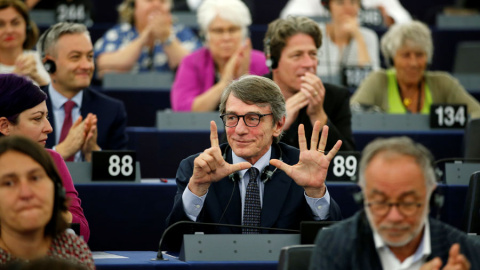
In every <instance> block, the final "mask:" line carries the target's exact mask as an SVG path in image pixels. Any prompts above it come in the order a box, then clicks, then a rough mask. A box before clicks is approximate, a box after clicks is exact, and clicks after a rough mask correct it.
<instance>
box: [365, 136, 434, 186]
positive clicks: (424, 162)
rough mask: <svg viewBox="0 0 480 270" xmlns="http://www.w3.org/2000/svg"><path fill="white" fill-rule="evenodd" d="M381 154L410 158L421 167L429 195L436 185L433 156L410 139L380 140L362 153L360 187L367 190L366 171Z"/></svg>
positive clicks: (372, 143)
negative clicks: (371, 162)
mask: <svg viewBox="0 0 480 270" xmlns="http://www.w3.org/2000/svg"><path fill="white" fill-rule="evenodd" d="M379 154H390V155H392V156H394V155H404V156H410V157H413V158H414V159H415V162H416V163H417V164H418V166H420V168H421V169H422V171H423V175H424V178H425V185H426V187H427V190H428V192H429V194H431V192H432V191H433V189H434V188H435V185H436V182H437V180H436V177H435V172H434V170H433V167H432V162H433V156H432V154H431V153H430V151H428V149H427V148H425V146H423V145H421V144H419V143H416V142H414V141H413V140H412V139H410V138H408V137H405V136H403V137H393V138H387V139H385V138H379V139H376V140H374V141H373V142H371V143H369V144H368V145H367V146H366V147H365V148H364V149H363V152H362V159H361V160H360V180H359V185H360V186H361V187H362V188H365V181H366V179H365V170H366V168H367V166H368V164H370V161H372V159H373V158H374V157H375V156H377V155H379Z"/></svg>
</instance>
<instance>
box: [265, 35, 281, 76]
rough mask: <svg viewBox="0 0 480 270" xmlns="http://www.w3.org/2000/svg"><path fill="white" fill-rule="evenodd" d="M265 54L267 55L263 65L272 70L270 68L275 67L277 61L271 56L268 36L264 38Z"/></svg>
mask: <svg viewBox="0 0 480 270" xmlns="http://www.w3.org/2000/svg"><path fill="white" fill-rule="evenodd" d="M264 46H265V56H266V57H267V60H266V61H265V65H267V67H268V69H270V71H272V69H276V68H277V67H278V61H277V59H275V58H274V57H272V54H271V52H270V38H269V37H267V38H266V39H265V44H264Z"/></svg>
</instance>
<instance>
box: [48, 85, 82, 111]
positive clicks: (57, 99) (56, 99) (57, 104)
mask: <svg viewBox="0 0 480 270" xmlns="http://www.w3.org/2000/svg"><path fill="white" fill-rule="evenodd" d="M48 94H49V95H50V101H51V102H52V108H53V109H54V110H55V109H56V110H59V109H61V108H62V106H63V104H65V102H67V101H68V98H66V97H64V96H63V95H62V94H60V93H59V92H58V91H57V90H55V88H53V86H52V84H49V85H48ZM72 101H74V102H75V104H77V107H82V101H83V90H80V92H78V93H77V94H76V95H75V96H74V97H73V98H72Z"/></svg>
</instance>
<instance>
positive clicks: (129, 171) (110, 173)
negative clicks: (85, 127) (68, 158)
mask: <svg viewBox="0 0 480 270" xmlns="http://www.w3.org/2000/svg"><path fill="white" fill-rule="evenodd" d="M135 166H136V153H135V151H98V152H93V153H92V180H93V181H109V180H111V181H128V180H135V176H136V172H135Z"/></svg>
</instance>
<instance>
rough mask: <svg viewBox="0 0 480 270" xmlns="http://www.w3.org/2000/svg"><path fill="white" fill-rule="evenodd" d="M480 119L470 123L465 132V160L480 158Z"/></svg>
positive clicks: (472, 120)
mask: <svg viewBox="0 0 480 270" xmlns="http://www.w3.org/2000/svg"><path fill="white" fill-rule="evenodd" d="M478 134H480V119H471V120H470V121H468V124H467V128H466V130H465V151H464V153H465V158H480V140H479V138H478V137H477V136H478Z"/></svg>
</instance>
